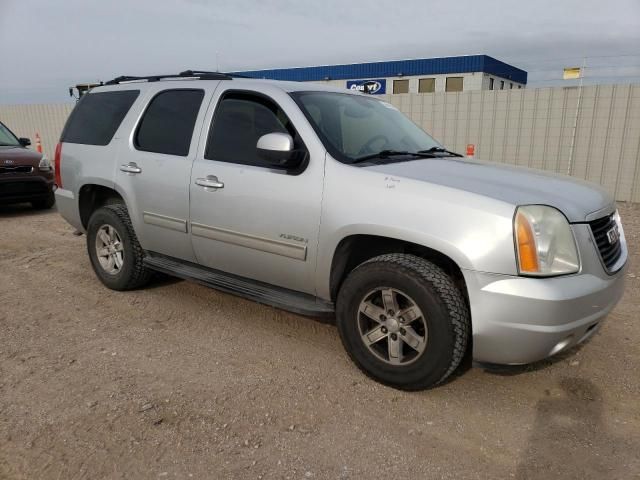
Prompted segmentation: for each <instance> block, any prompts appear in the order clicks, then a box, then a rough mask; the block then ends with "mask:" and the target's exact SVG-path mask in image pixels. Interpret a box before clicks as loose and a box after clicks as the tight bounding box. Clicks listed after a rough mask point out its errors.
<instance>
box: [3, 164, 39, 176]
mask: <svg viewBox="0 0 640 480" xmlns="http://www.w3.org/2000/svg"><path fill="white" fill-rule="evenodd" d="M31 172H33V167H31V166H29V165H16V166H8V165H3V166H1V167H0V174H2V173H31Z"/></svg>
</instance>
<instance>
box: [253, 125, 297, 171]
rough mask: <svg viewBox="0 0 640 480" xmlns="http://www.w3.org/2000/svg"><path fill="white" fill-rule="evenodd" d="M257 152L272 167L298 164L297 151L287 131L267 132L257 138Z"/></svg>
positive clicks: (287, 166) (289, 166)
mask: <svg viewBox="0 0 640 480" xmlns="http://www.w3.org/2000/svg"><path fill="white" fill-rule="evenodd" d="M256 148H257V149H258V154H259V155H260V157H262V158H263V159H264V160H265V161H266V162H267V163H269V164H270V165H271V166H273V167H277V168H286V169H292V168H296V167H297V166H299V165H300V161H301V157H300V155H299V152H296V151H295V150H294V149H293V138H291V135H289V134H287V133H280V132H275V133H267V134H266V135H263V136H261V137H260V138H259V139H258V144H257V145H256Z"/></svg>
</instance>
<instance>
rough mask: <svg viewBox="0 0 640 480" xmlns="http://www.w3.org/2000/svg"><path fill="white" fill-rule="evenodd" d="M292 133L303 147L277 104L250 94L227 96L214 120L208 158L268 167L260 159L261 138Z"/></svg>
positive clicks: (207, 152)
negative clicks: (275, 133)
mask: <svg viewBox="0 0 640 480" xmlns="http://www.w3.org/2000/svg"><path fill="white" fill-rule="evenodd" d="M274 132H280V133H288V134H289V135H291V136H292V137H293V138H294V147H295V148H296V149H299V148H301V147H302V140H301V139H300V138H299V137H298V136H297V134H296V132H295V129H294V128H293V125H292V123H291V122H290V121H289V119H288V118H287V116H286V115H285V113H284V111H282V109H281V108H279V107H278V106H277V105H276V104H275V103H273V102H271V101H269V100H267V99H265V98H262V97H258V96H254V95H250V94H230V95H227V96H225V97H224V98H223V99H222V100H221V102H220V104H219V105H218V108H217V110H216V114H215V116H214V118H213V124H212V127H211V129H210V131H209V139H208V141H207V149H206V151H205V155H204V156H205V158H207V159H209V160H218V161H221V162H232V163H242V164H245V165H256V166H266V163H265V162H264V161H263V160H262V159H261V158H260V157H259V156H258V149H257V148H256V145H257V143H258V139H259V138H260V137H261V136H262V135H266V134H267V133H274Z"/></svg>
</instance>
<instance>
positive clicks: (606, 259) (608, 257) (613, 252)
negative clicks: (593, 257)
mask: <svg viewBox="0 0 640 480" xmlns="http://www.w3.org/2000/svg"><path fill="white" fill-rule="evenodd" d="M589 226H590V227H591V233H593V238H594V240H595V241H596V245H597V247H598V252H600V258H602V263H604V265H605V267H606V269H607V271H609V272H611V270H612V269H613V266H614V265H615V264H616V262H617V261H618V259H619V258H620V255H622V242H621V241H620V238H619V232H618V228H617V224H616V220H615V217H614V215H609V216H608V217H602V218H599V219H597V220H593V221H591V222H589ZM614 228H615V231H616V233H617V234H618V235H616V236H615V241H613V242H612V241H611V239H610V238H609V232H610V231H611V230H612V229H614Z"/></svg>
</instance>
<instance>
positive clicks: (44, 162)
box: [38, 155, 51, 172]
mask: <svg viewBox="0 0 640 480" xmlns="http://www.w3.org/2000/svg"><path fill="white" fill-rule="evenodd" d="M38 168H39V169H40V171H41V172H50V171H51V162H50V161H49V159H48V158H47V157H45V156H44V155H43V156H42V158H41V159H40V163H39V164H38Z"/></svg>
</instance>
